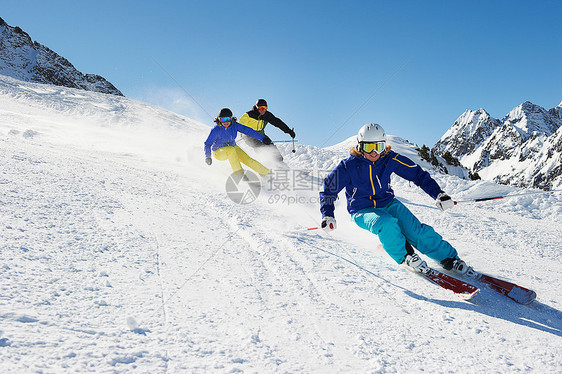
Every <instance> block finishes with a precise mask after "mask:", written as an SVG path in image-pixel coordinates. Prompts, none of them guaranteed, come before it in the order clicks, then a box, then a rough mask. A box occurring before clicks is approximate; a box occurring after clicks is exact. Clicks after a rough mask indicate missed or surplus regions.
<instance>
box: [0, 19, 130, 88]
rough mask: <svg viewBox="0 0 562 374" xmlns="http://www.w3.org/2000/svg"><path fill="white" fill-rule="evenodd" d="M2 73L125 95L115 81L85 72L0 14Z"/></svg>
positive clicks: (30, 79) (20, 77) (29, 80)
mask: <svg viewBox="0 0 562 374" xmlns="http://www.w3.org/2000/svg"><path fill="white" fill-rule="evenodd" d="M0 74H3V75H7V76H10V77H13V78H16V79H19V80H23V81H26V82H37V83H46V84H54V85H57V86H64V87H70V88H79V89H83V90H87V91H94V92H102V93H106V94H112V95H118V96H123V94H122V93H121V91H119V90H118V89H117V88H115V86H114V85H113V84H111V83H110V82H108V81H107V80H106V79H105V78H103V77H101V76H99V75H96V74H82V73H81V72H79V71H78V70H76V68H75V67H74V66H73V65H72V64H71V63H70V62H69V61H68V60H67V59H65V58H64V57H62V56H60V55H58V54H57V53H55V52H53V51H52V50H50V49H49V48H47V47H45V46H44V45H42V44H40V43H38V42H36V41H32V39H31V37H30V36H29V35H28V34H27V33H26V32H25V31H23V30H22V29H21V28H19V27H17V26H16V27H12V26H10V25H8V24H7V23H6V22H5V21H4V20H3V19H2V18H0Z"/></svg>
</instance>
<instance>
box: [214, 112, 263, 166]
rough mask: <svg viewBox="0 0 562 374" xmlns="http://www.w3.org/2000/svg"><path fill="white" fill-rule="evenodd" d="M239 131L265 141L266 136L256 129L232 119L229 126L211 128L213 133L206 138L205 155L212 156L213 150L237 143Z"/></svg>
mask: <svg viewBox="0 0 562 374" xmlns="http://www.w3.org/2000/svg"><path fill="white" fill-rule="evenodd" d="M238 132H241V133H242V134H246V135H248V136H251V137H252V138H255V139H257V140H259V141H263V138H264V137H265V136H264V135H263V134H260V133H259V132H257V131H256V130H254V129H251V128H249V127H247V126H244V125H242V124H240V123H238V122H236V121H232V124H231V125H230V126H228V127H224V126H221V125H216V126H215V127H213V129H212V130H211V133H210V134H209V136H208V137H207V140H205V157H211V150H213V151H216V150H217V149H219V148H222V147H227V146H231V147H234V146H235V145H236V136H237V135H238Z"/></svg>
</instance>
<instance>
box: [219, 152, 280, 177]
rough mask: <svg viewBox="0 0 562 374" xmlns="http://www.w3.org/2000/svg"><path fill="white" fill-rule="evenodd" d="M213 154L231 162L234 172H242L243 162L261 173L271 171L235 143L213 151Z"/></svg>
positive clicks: (221, 159) (220, 159) (264, 173)
mask: <svg viewBox="0 0 562 374" xmlns="http://www.w3.org/2000/svg"><path fill="white" fill-rule="evenodd" d="M213 156H215V158H216V159H217V160H219V161H225V160H228V161H229V162H230V167H231V168H232V172H233V173H236V174H242V173H243V172H244V170H243V169H242V165H240V163H243V164H244V165H248V166H249V167H250V168H251V169H252V170H254V171H255V172H256V173H258V174H261V175H266V174H267V173H269V169H268V168H266V167H265V166H263V165H262V164H260V163H259V162H257V161H256V160H254V159H253V158H251V157H250V156H248V155H247V154H246V152H244V151H243V150H242V148H240V147H239V146H237V145H235V146H234V147H231V146H226V147H222V148H219V149H217V150H216V151H213Z"/></svg>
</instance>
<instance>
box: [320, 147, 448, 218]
mask: <svg viewBox="0 0 562 374" xmlns="http://www.w3.org/2000/svg"><path fill="white" fill-rule="evenodd" d="M392 173H396V174H397V175H399V176H400V177H402V178H404V179H406V180H409V181H411V182H414V184H415V185H416V186H418V187H421V189H422V190H424V191H425V192H426V193H427V194H428V195H429V196H431V197H432V198H434V199H436V198H437V195H439V194H440V193H441V192H443V190H441V188H440V187H439V185H438V184H437V182H435V180H433V178H431V176H430V175H429V173H428V172H427V171H425V170H423V169H422V168H421V167H420V166H419V165H417V164H415V163H414V162H413V161H412V160H410V159H409V158H407V157H404V156H400V155H399V154H398V153H396V152H394V151H389V152H388V153H387V154H386V155H383V156H382V157H381V158H380V159H379V160H377V161H376V162H374V163H373V162H371V161H369V160H367V159H366V158H363V157H358V156H355V155H353V154H352V155H351V156H350V157H348V158H346V159H345V160H343V161H341V162H340V163H339V165H338V166H336V168H335V169H334V170H332V172H331V173H330V174H329V175H328V176H327V177H326V179H324V191H321V192H320V211H321V212H322V217H325V216H330V217H333V216H334V202H335V201H336V199H337V197H338V193H339V192H340V191H341V190H343V189H344V188H345V195H346V197H347V211H348V212H349V213H350V214H354V213H356V212H358V211H360V210H362V209H365V208H373V207H374V208H382V207H384V206H386V205H387V204H389V203H390V202H391V201H392V200H393V199H394V191H393V190H392V187H391V186H390V177H391V175H392Z"/></svg>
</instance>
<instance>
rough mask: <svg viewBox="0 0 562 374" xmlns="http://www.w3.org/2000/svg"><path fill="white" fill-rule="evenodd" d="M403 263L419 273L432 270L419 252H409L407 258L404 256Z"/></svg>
mask: <svg viewBox="0 0 562 374" xmlns="http://www.w3.org/2000/svg"><path fill="white" fill-rule="evenodd" d="M402 263H403V264H405V265H406V266H408V267H410V269H411V270H413V271H415V272H417V273H423V274H426V273H428V272H429V271H430V270H431V269H430V268H429V266H427V263H426V262H425V261H424V260H422V259H421V258H420V256H418V254H417V253H414V254H407V255H406V258H404V262H402Z"/></svg>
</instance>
